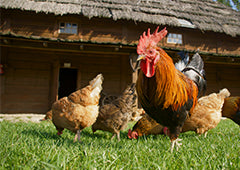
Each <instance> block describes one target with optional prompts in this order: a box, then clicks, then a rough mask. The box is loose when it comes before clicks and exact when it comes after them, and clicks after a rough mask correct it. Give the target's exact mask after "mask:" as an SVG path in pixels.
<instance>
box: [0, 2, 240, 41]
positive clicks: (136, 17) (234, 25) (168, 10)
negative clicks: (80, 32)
mask: <svg viewBox="0 0 240 170" xmlns="http://www.w3.org/2000/svg"><path fill="white" fill-rule="evenodd" d="M0 7H2V8H7V9H8V8H9V9H21V10H29V11H36V12H44V13H54V14H55V15H65V14H80V15H84V16H86V17H88V18H92V17H105V18H111V19H113V20H119V19H126V20H133V21H134V22H136V23H137V22H146V23H152V24H157V25H169V26H176V27H189V28H196V29H200V30H202V31H214V32H220V33H223V32H224V33H226V34H228V35H231V36H237V35H238V36H239V35H240V12H237V11H235V10H233V9H231V8H230V7H227V6H225V5H223V4H221V3H218V2H214V1H212V0H0Z"/></svg>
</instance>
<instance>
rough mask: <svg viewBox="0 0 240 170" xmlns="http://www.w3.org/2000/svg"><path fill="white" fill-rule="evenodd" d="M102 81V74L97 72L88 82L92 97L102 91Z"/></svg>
mask: <svg viewBox="0 0 240 170" xmlns="http://www.w3.org/2000/svg"><path fill="white" fill-rule="evenodd" d="M102 82H103V75H102V74H98V75H97V76H96V77H95V78H94V79H93V80H91V81H90V82H89V84H90V85H91V86H92V92H91V94H90V95H91V97H94V96H96V95H98V94H100V92H101V91H102Z"/></svg>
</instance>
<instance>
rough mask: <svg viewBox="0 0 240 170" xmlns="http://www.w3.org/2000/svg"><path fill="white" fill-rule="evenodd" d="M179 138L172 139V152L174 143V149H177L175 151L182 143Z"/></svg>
mask: <svg viewBox="0 0 240 170" xmlns="http://www.w3.org/2000/svg"><path fill="white" fill-rule="evenodd" d="M181 140H182V139H179V138H177V139H175V140H174V141H172V145H171V153H172V152H173V148H174V146H175V145H176V149H177V151H178V148H179V147H180V146H181V145H182V143H180V141H181Z"/></svg>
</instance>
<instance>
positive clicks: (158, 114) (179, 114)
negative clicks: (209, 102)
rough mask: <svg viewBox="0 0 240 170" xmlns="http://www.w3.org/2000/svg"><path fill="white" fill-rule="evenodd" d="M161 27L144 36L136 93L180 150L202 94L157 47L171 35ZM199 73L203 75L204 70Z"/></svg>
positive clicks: (141, 40) (148, 112)
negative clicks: (182, 135) (186, 125)
mask: <svg viewBox="0 0 240 170" xmlns="http://www.w3.org/2000/svg"><path fill="white" fill-rule="evenodd" d="M158 28H159V27H158ZM158 28H157V29H156V31H155V32H154V33H153V34H150V29H148V33H147V35H146V33H145V32H144V33H143V35H142V36H141V37H140V40H139V43H138V46H137V53H138V54H139V57H138V60H141V62H140V68H141V71H140V72H139V76H138V79H137V84H136V90H137V93H138V99H139V102H140V103H141V105H142V107H143V109H144V110H145V111H146V113H147V114H148V115H149V116H150V117H152V118H153V119H154V120H156V122H158V123H160V124H161V125H163V126H166V127H168V129H169V138H170V140H171V143H172V145H171V151H173V148H174V145H175V144H176V146H177V149H178V146H180V145H181V144H180V143H178V141H179V139H178V136H179V133H180V132H181V129H182V126H183V124H184V121H185V120H186V117H187V115H188V114H189V112H190V111H191V110H193V109H194V107H195V105H196V103H197V97H198V93H199V91H198V86H197V84H195V82H194V81H193V80H191V79H190V78H188V77H187V76H186V75H184V74H183V73H182V72H181V71H179V70H177V69H176V68H175V66H174V64H173V60H172V58H171V57H169V56H168V54H167V53H166V52H165V51H164V50H163V49H161V48H160V47H157V43H158V42H159V41H160V40H161V39H162V38H163V37H164V36H166V34H167V30H166V29H163V30H162V31H160V32H158ZM195 69H196V70H197V69H198V68H195ZM198 72H199V73H201V71H200V70H198ZM197 77H199V75H197ZM199 89H200V88H199Z"/></svg>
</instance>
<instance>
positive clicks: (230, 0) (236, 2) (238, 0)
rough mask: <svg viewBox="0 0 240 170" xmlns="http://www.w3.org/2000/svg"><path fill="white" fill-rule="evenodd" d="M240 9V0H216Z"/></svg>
mask: <svg viewBox="0 0 240 170" xmlns="http://www.w3.org/2000/svg"><path fill="white" fill-rule="evenodd" d="M215 1H218V2H220V3H223V4H224V5H227V6H229V7H232V8H233V9H235V8H236V9H237V10H238V11H240V0H215Z"/></svg>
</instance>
